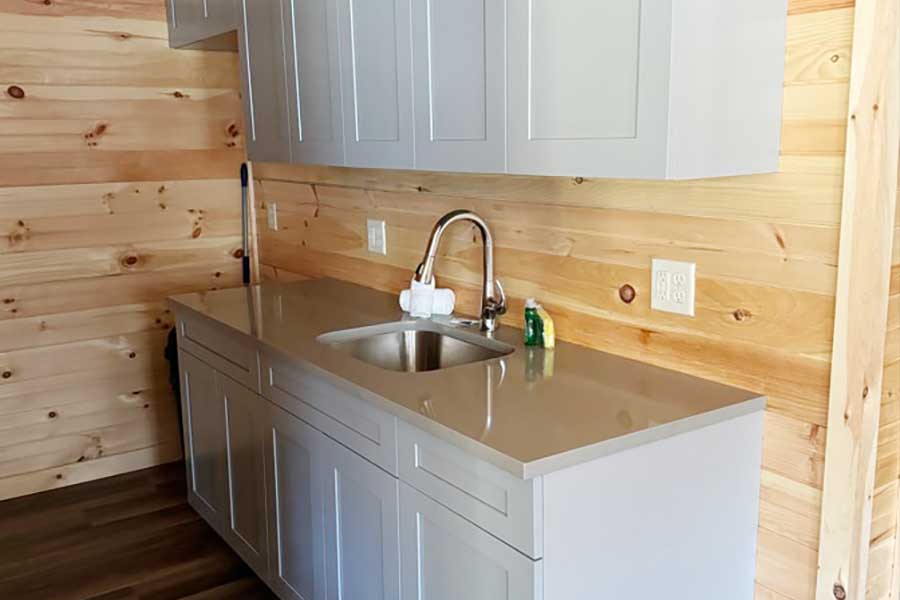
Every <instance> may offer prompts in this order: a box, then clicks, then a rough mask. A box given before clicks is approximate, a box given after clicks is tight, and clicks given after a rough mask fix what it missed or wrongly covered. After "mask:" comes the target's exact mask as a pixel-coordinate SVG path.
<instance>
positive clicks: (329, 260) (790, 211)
mask: <svg viewBox="0 0 900 600" xmlns="http://www.w3.org/2000/svg"><path fill="white" fill-rule="evenodd" d="M789 12H790V14H789V18H788V48H787V56H786V60H787V69H786V84H785V95H784V99H785V100H784V101H785V123H784V128H783V129H784V139H783V141H782V157H781V169H780V172H779V173H776V174H768V175H758V176H749V177H731V178H722V179H712V180H701V181H685V182H646V181H643V182H642V181H616V180H581V179H568V178H537V177H517V176H495V175H464V174H448V173H422V172H397V171H379V170H361V169H340V168H328V167H308V166H304V167H301V166H291V165H283V164H257V165H254V179H255V192H256V210H257V229H258V232H259V234H258V240H257V243H258V252H259V257H260V273H261V275H262V276H263V277H264V278H274V279H284V280H293V279H297V278H304V277H316V276H323V275H328V276H332V277H338V278H341V279H345V280H350V281H354V282H358V283H362V284H364V285H368V286H371V287H375V288H378V289H382V290H387V291H391V292H396V291H398V290H400V289H402V288H403V287H405V286H406V285H408V282H409V279H410V277H411V274H412V270H413V269H414V267H415V265H416V264H417V263H418V261H419V260H421V255H422V252H424V250H425V244H426V241H427V238H428V235H429V233H430V230H431V226H432V225H433V223H434V221H435V220H436V219H437V218H438V217H439V216H440V215H441V214H443V213H444V212H446V211H447V210H449V209H451V208H461V207H462V208H471V209H474V210H476V211H478V212H479V213H481V214H483V215H484V216H485V218H486V219H487V220H488V222H489V223H491V225H492V227H493V229H494V232H495V243H496V245H497V251H496V261H495V266H496V269H497V272H498V277H499V278H500V279H502V281H503V283H504V284H505V287H506V290H507V292H508V293H509V294H510V296H511V300H512V302H511V306H512V308H511V311H510V314H509V315H507V316H506V317H504V321H505V322H507V323H512V324H516V323H518V322H519V321H521V318H522V315H521V313H522V301H523V299H524V298H525V297H528V296H536V297H538V298H539V299H540V300H541V301H543V302H544V303H545V304H546V305H547V307H548V309H549V310H550V312H551V313H552V314H553V315H554V317H555V318H556V320H557V330H558V333H559V335H560V336H561V337H563V338H565V339H568V340H572V341H575V342H577V343H581V344H585V345H589V346H592V347H595V348H600V349H602V350H606V351H609V352H613V353H616V354H620V355H625V356H629V357H635V358H638V359H640V360H644V361H647V362H651V363H654V364H658V365H662V366H665V367H668V368H673V369H677V370H680V371H684V372H688V373H692V374H696V375H699V376H702V377H706V378H710V379H714V380H717V381H722V382H726V383H731V384H734V385H739V386H741V387H745V388H748V389H753V390H756V391H759V392H763V393H765V394H767V395H768V396H769V398H770V403H769V411H768V414H767V418H766V432H765V442H764V471H763V478H762V482H763V485H762V491H761V494H762V496H761V497H762V503H761V511H760V528H759V552H758V565H757V566H758V569H757V571H758V575H757V581H758V586H757V597H758V599H759V600H809V599H811V598H814V596H815V586H816V570H817V555H818V542H819V523H820V509H821V502H822V497H821V494H822V492H821V487H822V477H823V473H824V456H825V437H826V429H825V426H826V424H827V408H828V391H829V390H828V387H829V375H830V367H831V345H832V334H833V324H834V296H835V289H836V277H837V264H838V240H839V233H840V226H841V199H842V186H843V168H844V145H845V142H844V140H845V136H846V128H845V121H846V118H847V106H848V102H849V76H850V56H851V42H852V36H853V3H852V2H849V1H844V0H792V2H790V8H789ZM268 202H275V203H277V205H278V212H279V227H280V229H279V231H278V232H270V231H268V230H267V227H266V221H265V211H264V210H263V208H264V207H265V205H266V203H268ZM367 217H373V218H380V219H384V220H385V221H386V223H387V240H388V254H387V256H378V255H371V254H368V253H367V251H366V247H365V239H366V231H365V219H366V218H367ZM473 234H474V232H473V231H472V230H470V229H467V228H465V227H459V228H458V229H455V230H453V231H451V232H450V233H449V237H448V238H447V240H446V242H445V245H444V248H443V249H442V252H443V256H441V257H440V258H439V259H438V261H437V267H436V270H437V276H438V278H439V280H440V283H442V284H445V285H448V286H452V287H454V288H455V289H456V290H457V291H458V294H459V300H460V305H461V308H462V309H463V311H467V312H473V311H475V309H476V308H477V303H478V293H477V288H478V286H479V285H480V278H481V265H480V256H481V249H480V247H479V243H478V241H477V239H475V237H476V236H474V235H473ZM653 256H664V257H671V258H675V259H681V260H688V261H694V262H696V263H697V273H698V282H697V316H696V318H694V319H685V318H682V317H677V316H670V315H666V314H662V313H656V312H652V311H651V310H650V308H649V304H650V302H649V286H650V274H649V266H650V258H651V257H653ZM895 279H896V278H895ZM624 284H630V285H632V286H633V287H634V288H635V289H636V290H637V293H638V295H637V299H636V300H635V301H634V303H632V304H630V305H627V304H624V303H623V302H622V301H621V300H620V299H619V295H618V289H619V288H620V287H621V286H622V285H624ZM895 287H900V284H896V283H895ZM880 502H883V501H880ZM881 506H883V504H881Z"/></svg>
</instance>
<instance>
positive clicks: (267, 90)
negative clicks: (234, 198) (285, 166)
mask: <svg viewBox="0 0 900 600" xmlns="http://www.w3.org/2000/svg"><path fill="white" fill-rule="evenodd" d="M283 4H284V0H241V10H242V12H243V26H242V27H241V30H240V35H239V38H240V40H239V41H240V44H241V70H242V75H243V84H244V110H245V112H246V128H247V156H248V157H249V158H250V160H253V161H263V162H290V160H291V148H290V139H289V134H288V131H289V126H288V100H287V97H288V93H287V79H286V78H287V73H286V67H287V62H286V57H285V52H284V31H285V28H284V19H283V8H284V6H283Z"/></svg>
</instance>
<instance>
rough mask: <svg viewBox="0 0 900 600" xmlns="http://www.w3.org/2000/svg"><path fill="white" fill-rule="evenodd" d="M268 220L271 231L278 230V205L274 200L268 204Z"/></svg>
mask: <svg viewBox="0 0 900 600" xmlns="http://www.w3.org/2000/svg"><path fill="white" fill-rule="evenodd" d="M266 221H267V222H268V224H269V230H270V231H278V205H277V204H275V203H274V202H268V203H267V204H266Z"/></svg>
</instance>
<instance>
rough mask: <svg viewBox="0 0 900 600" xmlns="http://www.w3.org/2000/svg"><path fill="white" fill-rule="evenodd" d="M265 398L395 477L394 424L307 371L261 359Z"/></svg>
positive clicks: (276, 361) (395, 447)
mask: <svg viewBox="0 0 900 600" xmlns="http://www.w3.org/2000/svg"><path fill="white" fill-rule="evenodd" d="M260 358H261V363H262V374H263V377H262V393H263V396H265V397H266V398H268V399H269V400H271V401H272V402H274V403H276V404H278V405H279V406H281V407H282V408H283V409H285V410H287V411H288V412H290V413H293V414H294V415H296V416H297V417H300V418H301V419H303V420H304V421H306V422H307V423H309V424H310V425H312V426H313V427H315V428H316V429H318V430H319V431H322V432H324V433H326V434H327V435H329V436H331V437H332V438H334V439H335V440H337V441H338V442H340V443H341V444H343V445H345V446H346V447H348V448H350V449H351V450H353V451H354V452H356V453H357V454H359V455H361V456H363V457H364V458H366V459H368V460H369V461H371V462H373V463H374V464H376V465H378V466H379V467H381V468H382V469H384V470H385V471H387V472H388V473H390V474H392V475H395V476H396V475H397V419H396V418H395V417H394V416H393V415H390V414H388V413H385V412H382V411H380V410H378V409H376V408H374V407H373V406H370V405H369V404H367V403H366V402H365V401H364V400H362V399H360V398H357V397H355V396H353V394H351V393H349V392H346V391H344V390H341V389H339V388H337V387H335V386H333V385H331V384H329V383H327V382H325V381H324V380H323V379H322V378H321V376H319V375H317V374H315V373H313V372H312V371H310V370H309V369H308V368H304V367H301V366H298V365H296V364H293V363H288V362H286V361H282V360H280V359H277V358H275V357H272V356H269V355H266V354H263V355H261V357H260Z"/></svg>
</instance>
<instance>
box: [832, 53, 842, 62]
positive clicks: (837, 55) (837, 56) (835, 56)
mask: <svg viewBox="0 0 900 600" xmlns="http://www.w3.org/2000/svg"><path fill="white" fill-rule="evenodd" d="M839 60H841V56H840V55H839V54H832V55H831V62H833V63H836V62H837V61H839Z"/></svg>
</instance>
